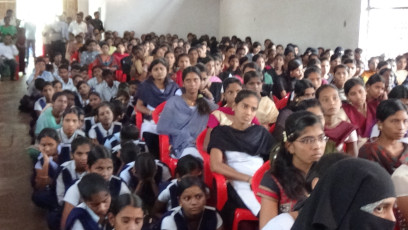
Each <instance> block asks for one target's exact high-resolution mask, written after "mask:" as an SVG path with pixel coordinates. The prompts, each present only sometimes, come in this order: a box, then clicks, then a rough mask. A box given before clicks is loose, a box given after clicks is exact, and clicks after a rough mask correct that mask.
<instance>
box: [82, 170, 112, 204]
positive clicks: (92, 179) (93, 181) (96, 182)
mask: <svg viewBox="0 0 408 230" xmlns="http://www.w3.org/2000/svg"><path fill="white" fill-rule="evenodd" d="M78 190H79V194H81V197H82V199H84V201H91V199H92V195H94V194H97V193H100V192H107V193H108V194H109V195H110V193H109V182H108V181H106V180H105V179H104V178H103V177H102V176H101V175H99V174H97V173H88V174H86V175H85V176H83V177H82V178H81V180H80V181H79V183H78Z"/></svg>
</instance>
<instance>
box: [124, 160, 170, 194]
mask: <svg viewBox="0 0 408 230" xmlns="http://www.w3.org/2000/svg"><path fill="white" fill-rule="evenodd" d="M154 162H155V163H156V167H162V169H163V171H162V181H161V182H165V181H168V180H170V178H171V173H170V171H169V168H168V167H167V166H165V165H164V164H163V163H161V162H160V161H159V160H157V159H155V160H154ZM134 167H135V162H134V161H132V162H129V163H127V164H126V165H125V167H124V168H125V170H123V171H122V172H121V173H120V174H119V177H120V178H121V179H122V180H123V181H124V182H125V183H126V184H129V182H130V180H131V177H130V174H131V173H132V172H129V171H131V170H132V169H133V168H134ZM166 189H168V188H166Z"/></svg>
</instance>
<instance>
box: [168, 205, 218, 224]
mask: <svg viewBox="0 0 408 230" xmlns="http://www.w3.org/2000/svg"><path fill="white" fill-rule="evenodd" d="M205 209H209V210H213V211H214V212H216V210H215V208H213V207H210V206H205ZM171 211H172V213H171V214H170V215H168V216H166V217H165V218H163V221H162V223H161V227H160V229H162V230H167V229H168V230H173V229H177V225H176V222H175V221H174V216H175V215H176V214H177V213H180V214H182V210H181V207H180V206H178V207H175V208H173V209H172V210H171ZM222 223H223V222H222V218H221V216H220V214H219V213H218V212H217V229H218V228H220V227H221V226H222Z"/></svg>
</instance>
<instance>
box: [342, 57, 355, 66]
mask: <svg viewBox="0 0 408 230" xmlns="http://www.w3.org/2000/svg"><path fill="white" fill-rule="evenodd" d="M343 64H345V65H346V64H354V65H356V60H354V59H351V58H346V59H344V60H343Z"/></svg>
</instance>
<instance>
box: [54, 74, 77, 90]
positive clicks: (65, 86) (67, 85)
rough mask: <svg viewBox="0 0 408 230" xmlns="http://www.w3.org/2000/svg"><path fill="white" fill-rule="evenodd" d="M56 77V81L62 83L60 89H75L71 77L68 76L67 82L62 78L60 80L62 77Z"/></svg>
mask: <svg viewBox="0 0 408 230" xmlns="http://www.w3.org/2000/svg"><path fill="white" fill-rule="evenodd" d="M56 78H57V79H58V81H60V82H61V84H62V90H66V89H67V90H71V91H73V92H76V91H77V88H76V87H75V85H74V81H73V80H72V78H68V82H64V80H62V78H61V77H60V76H57V77H56Z"/></svg>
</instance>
